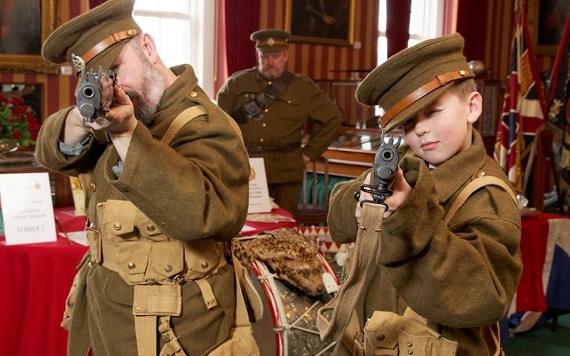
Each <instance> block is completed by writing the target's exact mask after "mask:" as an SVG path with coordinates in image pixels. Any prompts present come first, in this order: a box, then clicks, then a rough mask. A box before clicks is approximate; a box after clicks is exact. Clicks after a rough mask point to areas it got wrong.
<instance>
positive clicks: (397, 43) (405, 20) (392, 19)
mask: <svg viewBox="0 0 570 356" xmlns="http://www.w3.org/2000/svg"><path fill="white" fill-rule="evenodd" d="M411 11H412V1H411V0H387V2H386V12H387V13H388V14H387V17H386V37H387V38H388V58H389V57H390V56H392V55H393V54H396V53H398V52H399V51H401V50H403V49H404V48H406V47H408V39H409V38H410V34H409V33H408V30H409V28H410V14H411Z"/></svg>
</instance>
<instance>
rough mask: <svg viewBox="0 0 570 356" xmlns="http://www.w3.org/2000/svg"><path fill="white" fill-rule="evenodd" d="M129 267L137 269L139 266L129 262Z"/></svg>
mask: <svg viewBox="0 0 570 356" xmlns="http://www.w3.org/2000/svg"><path fill="white" fill-rule="evenodd" d="M127 267H129V269H135V267H137V265H136V264H134V263H133V262H129V264H128V265H127Z"/></svg>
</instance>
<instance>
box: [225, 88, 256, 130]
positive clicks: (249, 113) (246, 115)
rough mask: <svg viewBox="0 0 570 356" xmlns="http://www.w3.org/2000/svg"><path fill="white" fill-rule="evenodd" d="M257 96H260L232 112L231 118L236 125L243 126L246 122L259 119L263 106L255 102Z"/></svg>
mask: <svg viewBox="0 0 570 356" xmlns="http://www.w3.org/2000/svg"><path fill="white" fill-rule="evenodd" d="M262 94H263V93H262ZM259 96H260V94H258V95H257V96H256V99H252V100H250V101H248V102H246V103H244V104H243V105H242V106H240V107H238V108H237V109H236V110H234V111H233V112H232V115H231V116H232V117H233V118H234V120H235V121H236V122H237V123H238V124H245V123H246V122H247V121H248V120H251V119H258V118H261V114H262V113H263V106H262V105H260V104H259V103H258V101H257V97H259Z"/></svg>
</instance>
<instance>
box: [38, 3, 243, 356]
mask: <svg viewBox="0 0 570 356" xmlns="http://www.w3.org/2000/svg"><path fill="white" fill-rule="evenodd" d="M117 3H121V4H124V2H121V1H108V2H107V3H106V4H104V5H102V6H108V7H107V8H106V9H105V10H98V11H108V10H109V9H110V8H111V9H112V8H113V7H114V6H116V5H117ZM132 3H133V2H132V1H130V4H129V2H127V5H128V6H127V10H125V11H126V12H125V13H127V14H128V17H129V18H130V16H131V15H130V14H131V12H132ZM113 13H115V11H113ZM84 15H88V16H86V17H83V18H82V19H81V21H88V20H89V21H91V20H93V19H94V16H92V15H91V14H90V13H87V14H84ZM125 16H126V15H125ZM127 22H128V23H130V21H127ZM75 24H77V23H76V22H75ZM59 33H60V34H61V31H60V32H59ZM95 42H97V41H95ZM51 45H53V43H50V46H51ZM79 54H81V53H79ZM46 55H47V56H48V57H49V53H47V54H46ZM172 70H173V72H174V73H175V74H176V75H177V76H178V78H177V79H176V80H175V81H174V83H173V84H171V85H170V86H169V87H168V88H167V89H166V90H165V92H164V94H163V96H162V98H161V101H160V104H159V107H158V111H157V113H156V114H155V118H154V120H153V121H152V123H150V124H149V125H148V126H145V125H143V124H142V123H139V124H138V125H137V126H136V129H135V131H134V133H133V136H132V139H131V142H130V145H129V148H128V153H127V157H126V160H125V162H124V166H123V170H122V174H120V175H119V176H116V175H115V173H114V171H113V168H114V167H115V166H116V165H117V163H118V161H119V160H120V157H119V155H118V153H117V150H116V149H115V147H114V146H113V145H112V144H110V142H108V141H105V140H102V141H101V140H98V139H95V138H93V137H91V139H90V140H89V141H88V143H87V146H86V148H85V150H84V151H83V152H81V153H80V154H79V155H78V156H76V157H74V156H68V155H64V154H63V153H62V152H61V150H60V137H62V132H63V130H64V127H65V122H66V117H67V114H68V113H69V111H70V110H71V109H72V108H67V109H63V110H61V111H59V112H57V113H55V114H53V115H51V116H50V117H49V118H48V119H47V120H46V121H45V122H44V124H43V126H42V128H41V131H40V135H39V140H38V143H37V147H36V156H37V159H38V161H39V162H40V163H41V164H42V165H44V166H46V167H48V168H49V169H51V170H54V171H57V172H59V173H63V174H66V175H71V176H77V175H82V176H84V177H85V178H86V179H85V180H84V182H88V186H86V187H84V188H85V189H86V190H87V196H88V199H87V200H88V201H87V216H88V221H89V224H90V229H89V231H90V232H91V231H99V233H101V234H104V233H105V231H111V232H113V233H115V232H116V233H117V236H116V237H115V240H114V241H118V243H119V245H118V246H117V248H118V250H116V249H111V251H118V252H117V253H118V255H117V256H119V257H118V261H116V262H117V263H118V264H121V263H124V265H125V268H124V271H126V273H131V272H132V273H137V272H138V274H139V276H140V275H141V271H142V272H143V273H144V272H145V271H146V272H149V271H150V270H151V267H152V268H154V269H155V270H156V271H157V272H159V274H158V275H156V276H155V278H157V280H159V278H160V279H161V280H163V281H165V282H166V283H169V282H170V283H175V282H178V283H182V282H180V281H179V280H171V279H175V278H178V275H172V274H168V272H170V271H172V272H174V271H175V270H177V269H178V270H180V271H181V272H180V273H186V272H185V271H187V269H188V268H190V267H191V266H188V263H195V264H197V268H198V269H200V268H202V269H211V267H212V265H211V264H210V266H208V262H206V260H203V259H202V258H205V257H203V256H201V255H200V254H199V253H198V254H197V255H195V256H194V257H195V261H188V260H187V259H185V260H184V264H182V262H180V260H179V261H178V262H176V261H173V262H171V261H160V260H159V261H156V260H155V261H153V260H152V254H153V253H154V252H153V251H155V252H156V253H157V254H158V252H157V251H159V250H157V249H158V248H159V247H160V246H163V247H164V246H165V244H167V245H168V246H173V244H174V246H176V245H175V244H176V243H180V249H178V252H177V251H176V250H174V251H170V252H171V253H174V255H175V256H180V258H182V257H181V256H182V255H183V254H184V256H186V249H187V247H188V246H194V245H196V244H200V243H201V242H208V243H209V242H212V243H214V241H229V240H230V239H231V238H232V237H233V236H236V235H237V234H238V232H239V231H240V229H241V227H242V226H243V222H244V220H245V215H246V211H247V197H248V175H249V164H248V160H247V152H246V150H245V148H244V146H243V143H242V141H241V139H240V137H239V130H237V127H233V126H236V125H235V124H234V123H233V121H232V120H231V118H229V117H228V116H227V115H226V114H225V113H224V112H223V111H221V110H220V109H219V108H218V107H216V106H215V105H214V104H213V103H212V102H211V101H210V99H209V98H208V97H207V95H206V94H205V93H204V92H203V90H202V89H201V88H200V87H199V86H198V84H197V78H196V76H195V74H194V71H193V70H192V68H191V67H190V66H189V65H184V66H179V67H175V68H172ZM197 105H201V106H202V108H203V109H205V113H203V114H202V115H199V116H197V117H196V118H194V119H193V120H192V121H190V122H188V123H187V124H185V125H184V126H183V127H182V128H181V129H180V130H179V131H178V133H177V134H176V135H175V136H174V138H173V140H172V141H171V144H170V145H166V144H164V143H162V142H160V141H159V139H161V138H162V137H163V136H164V135H165V132H166V131H167V129H168V127H169V126H170V124H171V123H172V122H173V120H174V119H175V117H177V116H178V115H179V114H180V113H181V112H183V111H184V110H185V109H188V108H192V107H195V106H197ZM104 137H105V135H103V139H104ZM109 202H115V203H117V202H118V203H119V205H118V206H121V204H123V205H124V204H127V203H128V204H130V203H132V204H133V205H134V206H135V207H136V208H137V209H138V210H139V211H140V212H142V213H143V214H144V215H145V216H146V217H148V219H146V220H145V222H144V224H143V223H139V222H137V220H136V219H137V218H136V216H138V215H136V214H135V216H134V217H133V216H132V215H130V214H127V216H125V214H124V212H123V211H121V210H120V209H119V210H118V211H116V212H115V213H116V214H114V215H111V216H110V217H109V218H108V219H107V221H106V222H103V221H98V217H99V216H101V215H100V214H101V211H99V210H100V209H101V207H102V206H105V204H108V203H109ZM125 206H126V205H125ZM137 214H138V213H137ZM139 215H140V214H139ZM133 219H135V220H134V222H133ZM128 225H130V227H129V226H128ZM123 230H127V231H126V233H123V232H122V231H123ZM133 234H134V235H133ZM99 241H100V240H99ZM90 242H91V241H90ZM123 242H124V244H123ZM142 242H144V246H145V247H148V248H149V249H150V250H144V249H143V250H139V251H138V252H137V251H129V250H128V249H129V246H139V247H140V246H142ZM137 243H138V245H137ZM182 245H184V251H183V249H182ZM168 246H167V247H168ZM107 247H109V246H107ZM111 247H113V246H111ZM90 248H91V255H90V256H88V259H89V258H90V259H91V262H90V263H82V265H81V267H80V271H79V275H81V276H83V278H80V284H79V285H78V286H77V293H78V295H77V297H76V298H75V299H74V300H75V305H74V306H73V307H74V311H73V316H72V318H71V320H69V324H68V326H69V330H70V333H69V337H68V339H69V350H68V352H69V353H70V354H85V352H86V348H87V347H89V345H90V344H91V345H90V346H91V348H92V351H93V353H94V354H95V355H136V354H137V342H136V341H137V340H136V338H135V323H134V319H135V317H134V315H133V314H135V313H136V312H137V311H138V310H139V308H138V307H136V308H135V306H133V298H134V293H135V290H136V288H137V287H139V286H138V285H136V286H133V283H127V282H126V281H125V278H123V276H122V274H120V273H117V272H116V271H114V270H111V269H109V268H107V267H105V263H106V262H107V260H113V259H115V257H114V256H113V255H105V239H103V247H101V245H99V246H94V245H93V244H91V246H90ZM133 248H134V247H133ZM101 249H103V255H102V256H100V257H101V258H100V259H99V261H97V260H95V259H94V254H101ZM145 251H147V252H145ZM149 251H150V252H149ZM148 253H151V259H150V260H149V257H148ZM122 254H124V255H125V256H131V257H129V258H133V260H132V261H131V260H128V261H124V262H123V261H121V257H120V256H121V255H122ZM145 254H146V255H145ZM112 257H113V258H112ZM148 261H150V262H148ZM127 262H128V268H127V267H126V266H127ZM147 263H148V264H149V265H148V266H146V264H147ZM168 263H172V264H168ZM151 264H152V266H151ZM159 266H160V267H159ZM141 268H142V270H141ZM173 269H174V270H173ZM160 273H162V274H160ZM131 277H136V275H135V274H133V275H131ZM137 278H138V277H137ZM206 282H207V284H208V285H209V286H210V287H211V289H212V292H213V295H214V296H215V298H216V299H217V306H216V307H214V308H210V309H208V308H207V303H205V298H204V293H203V292H202V290H201V288H202V286H199V285H198V284H197V282H196V283H195V281H194V280H186V281H185V282H184V283H183V284H182V285H181V286H180V289H181V299H182V304H181V308H182V309H181V310H180V315H179V316H174V317H172V319H171V324H172V325H171V326H172V329H173V330H174V331H175V334H176V337H178V341H179V342H180V344H181V345H182V347H183V349H184V350H185V351H186V352H188V353H190V354H192V355H205V354H207V353H208V352H209V351H211V350H212V349H214V348H215V347H216V346H217V345H220V344H221V343H222V342H223V341H224V340H226V339H228V337H229V335H230V331H231V328H232V326H233V322H234V314H235V297H236V295H235V293H234V292H235V277H234V272H233V267H232V266H231V265H229V264H225V263H224V264H220V267H219V268H217V269H216V270H214V271H213V272H211V273H210V274H209V275H208V276H207V279H206ZM144 283H149V282H148V281H144ZM150 284H151V285H152V283H150ZM151 308H152V303H151ZM156 327H157V325H155V326H154V330H155V333H156ZM151 329H152V327H151ZM155 335H156V334H155ZM163 336H164V335H163ZM139 341H140V340H139ZM165 341H168V340H164V337H163V339H162V340H161V341H160V342H161V343H162V344H164V342H165ZM152 353H153V352H152V351H151V354H152Z"/></svg>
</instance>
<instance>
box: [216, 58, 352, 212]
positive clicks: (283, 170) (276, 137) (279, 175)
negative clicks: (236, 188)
mask: <svg viewBox="0 0 570 356" xmlns="http://www.w3.org/2000/svg"><path fill="white" fill-rule="evenodd" d="M269 82H270V81H269V80H267V79H265V78H263V77H262V76H261V75H260V74H259V72H258V70H257V68H251V69H246V70H242V71H239V72H236V73H234V74H233V75H232V76H231V78H230V79H228V81H226V83H225V84H224V86H223V87H222V88H221V89H220V92H219V93H218V105H219V106H220V107H221V108H222V109H223V110H224V111H225V112H227V113H228V114H231V113H232V112H233V111H234V110H235V109H236V108H238V107H239V106H241V105H242V104H244V103H245V102H248V101H250V100H252V99H253V98H254V97H255V95H257V94H258V93H260V92H261V91H263V89H265V87H266V86H267V85H268V83H269ZM308 120H311V121H312V122H313V123H314V125H313V129H312V133H311V137H310V139H309V142H308V144H307V145H306V146H305V147H304V148H301V147H300V146H301V139H302V138H303V136H304V134H305V131H304V130H305V123H306V122H307V121H308ZM340 124H341V113H340V111H339V109H338V107H337V106H336V105H335V104H334V103H332V102H331V101H330V99H329V98H328V97H327V95H326V94H325V92H324V91H322V90H321V89H320V88H319V87H318V86H317V85H316V84H315V83H314V82H313V81H312V80H311V79H309V78H307V77H306V76H303V75H300V74H295V75H294V76H293V78H292V80H291V82H290V83H289V85H288V86H287V88H286V89H285V90H284V91H283V93H282V94H281V96H280V97H279V98H278V99H277V100H275V102H274V103H273V104H272V105H271V106H270V107H269V109H268V111H267V112H265V113H264V114H263V117H262V118H261V119H260V120H248V121H247V122H246V123H244V124H240V128H241V130H242V133H243V138H244V141H245V143H246V146H248V151H249V153H250V156H252V157H256V156H257V157H263V159H264V162H265V170H266V172H267V182H268V183H269V184H274V183H290V182H299V183H300V181H301V180H302V179H303V159H302V156H301V155H302V154H305V155H306V156H308V157H309V158H311V159H313V160H316V159H318V158H319V157H320V156H321V154H322V153H323V152H324V151H325V150H326V149H327V147H328V146H329V145H330V143H331V142H332V141H333V140H334V139H335V138H336V135H337V130H338V128H339V127H340ZM292 144H296V145H298V146H299V148H298V149H293V150H274V151H271V152H264V150H263V146H271V147H275V146H287V145H292ZM258 146H259V147H260V152H259V151H257V150H256V148H257V147H258ZM294 199H295V202H297V199H298V196H295V197H294Z"/></svg>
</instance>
